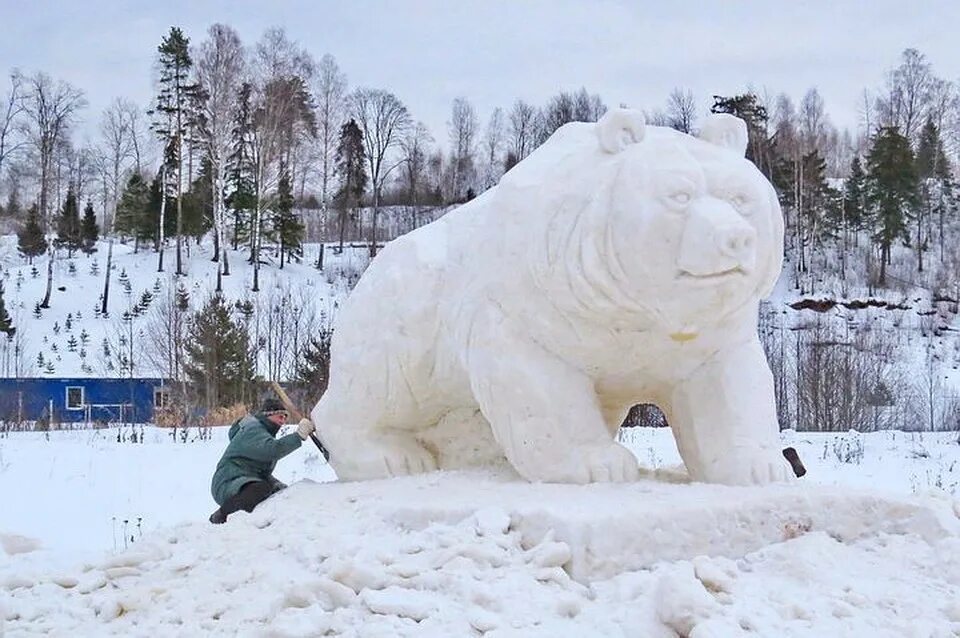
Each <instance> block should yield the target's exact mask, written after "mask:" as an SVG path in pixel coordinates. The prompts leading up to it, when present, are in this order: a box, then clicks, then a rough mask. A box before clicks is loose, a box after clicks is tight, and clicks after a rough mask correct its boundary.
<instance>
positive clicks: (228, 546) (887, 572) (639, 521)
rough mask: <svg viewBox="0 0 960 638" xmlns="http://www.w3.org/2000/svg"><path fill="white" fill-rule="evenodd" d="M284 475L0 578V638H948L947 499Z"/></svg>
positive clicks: (475, 476) (451, 477)
mask: <svg viewBox="0 0 960 638" xmlns="http://www.w3.org/2000/svg"><path fill="white" fill-rule="evenodd" d="M511 479H512V477H510V476H507V475H505V474H503V473H495V472H492V471H488V472H443V473H433V474H425V475H418V476H413V477H407V478H400V479H393V480H389V481H372V482H364V483H328V484H317V483H312V482H309V481H302V482H300V483H297V484H294V485H293V486H291V487H290V488H289V489H287V490H285V491H284V492H282V493H280V494H278V495H277V496H275V497H274V498H271V499H269V500H268V501H266V502H265V503H263V504H262V505H261V506H260V507H259V508H258V509H257V510H256V511H255V512H253V514H249V515H247V514H245V513H238V514H236V515H234V516H232V517H231V518H230V520H229V521H228V522H227V523H226V524H225V525H222V526H211V525H209V524H208V523H206V522H203V523H190V524H185V525H181V526H178V527H175V528H170V529H168V530H165V531H163V532H158V533H155V534H152V535H146V536H144V538H143V540H142V541H140V542H138V543H136V544H135V545H134V546H132V548H131V549H130V550H129V551H126V552H123V553H120V554H115V555H112V556H110V557H108V558H106V559H104V560H100V561H97V562H93V563H90V564H88V565H86V566H84V567H83V568H82V569H77V570H73V571H70V570H67V571H58V572H52V571H50V569H49V568H45V569H36V570H32V569H27V568H25V567H24V565H26V564H27V563H24V565H20V566H17V565H13V566H0V591H2V592H4V593H5V596H6V598H7V600H6V601H5V602H4V603H3V609H4V614H5V620H6V626H7V629H8V630H9V631H10V632H11V633H10V635H17V636H20V635H39V634H44V633H46V632H52V633H54V634H58V635H98V636H110V635H118V636H121V635H122V636H127V635H134V634H136V635H250V636H318V635H343V636H443V637H449V636H471V635H484V636H488V637H489V636H500V637H504V636H544V637H546V636H551V637H555V636H618V637H619V636H638V637H639V636H643V637H653V638H657V637H664V638H666V637H674V636H678V635H679V636H691V637H699V638H703V637H707V636H738V635H747V634H752V635H763V636H769V635H777V636H811V635H836V636H840V635H871V636H906V635H914V636H944V637H946V636H952V635H956V633H955V632H957V631H960V519H958V515H957V511H956V510H955V507H954V504H953V503H952V502H951V501H950V500H949V499H948V498H946V497H943V498H937V497H933V496H930V497H895V496H884V495H881V494H878V493H871V492H866V491H852V490H849V489H845V488H844V489H841V488H835V487H822V486H814V485H809V484H802V483H795V484H792V485H778V486H773V487H765V488H756V487H724V486H716V485H713V486H708V485H702V484H687V485H679V484H670V483H664V482H662V481H652V480H641V481H640V482H638V483H635V484H628V485H604V484H595V485H586V486H569V485H545V484H528V483H520V482H516V481H514V480H511Z"/></svg>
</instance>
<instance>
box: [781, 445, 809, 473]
mask: <svg viewBox="0 0 960 638" xmlns="http://www.w3.org/2000/svg"><path fill="white" fill-rule="evenodd" d="M783 457H784V458H785V459H787V460H788V461H790V466H791V467H792V468H793V473H794V474H796V475H797V478H800V477H801V476H803V475H804V474H806V473H807V468H805V467H803V462H802V461H801V460H800V455H799V454H797V451H796V450H795V449H794V448H792V447H787V448H783Z"/></svg>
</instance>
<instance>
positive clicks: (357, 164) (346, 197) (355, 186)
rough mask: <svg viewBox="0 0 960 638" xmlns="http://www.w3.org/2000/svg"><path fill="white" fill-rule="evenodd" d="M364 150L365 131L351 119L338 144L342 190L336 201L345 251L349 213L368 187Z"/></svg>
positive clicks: (341, 130)
mask: <svg viewBox="0 0 960 638" xmlns="http://www.w3.org/2000/svg"><path fill="white" fill-rule="evenodd" d="M364 160H365V157H364V151H363V133H362V132H361V131H360V127H359V126H358V125H357V122H356V120H353V119H351V120H350V121H349V122H347V123H346V124H344V125H343V126H342V127H341V128H340V141H339V143H338V144H337V160H336V163H337V173H338V174H339V175H340V190H339V191H338V192H337V195H336V201H337V206H338V207H339V208H340V248H339V251H340V252H341V253H342V252H343V235H344V231H345V227H346V223H347V215H349V214H350V211H351V209H352V208H353V207H355V206H359V205H360V198H361V197H362V196H363V191H364V190H366V188H367V171H366V168H365V162H364Z"/></svg>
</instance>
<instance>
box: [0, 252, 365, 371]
mask: <svg viewBox="0 0 960 638" xmlns="http://www.w3.org/2000/svg"><path fill="white" fill-rule="evenodd" d="M318 250H319V245H317V244H310V245H307V246H306V248H305V257H304V260H303V262H302V263H285V264H284V267H283V270H280V269H279V268H278V265H277V264H274V263H272V262H273V259H272V257H271V256H270V255H269V254H267V253H265V254H264V257H265V259H266V261H267V263H266V264H265V265H263V267H262V268H261V270H260V292H259V293H258V294H253V293H252V292H251V287H252V281H253V274H252V266H251V265H250V264H249V263H247V261H246V259H245V257H246V255H245V254H244V253H243V252H242V251H240V252H232V253H231V255H230V256H231V259H232V261H231V263H230V269H231V274H230V276H229V277H224V278H223V294H224V296H225V297H226V298H227V299H228V300H229V301H240V300H249V301H252V302H253V303H254V304H255V313H256V312H258V311H259V312H261V313H262V312H263V309H264V308H271V307H273V306H277V305H279V306H280V307H282V308H284V309H286V310H289V309H291V308H294V307H298V306H302V305H310V306H312V310H313V313H314V314H315V316H319V315H320V313H324V315H325V316H326V317H327V318H328V319H329V318H332V317H333V315H334V314H335V303H336V300H337V299H339V298H340V297H342V296H343V295H344V294H346V292H347V287H348V282H349V281H350V280H351V279H352V280H354V281H355V280H356V278H357V277H358V276H359V274H360V273H361V272H362V271H363V268H364V267H365V265H366V263H367V261H368V258H367V256H366V250H365V249H362V248H348V249H346V250H344V253H343V255H342V256H338V255H335V254H334V252H333V251H332V250H327V251H325V269H324V271H323V272H321V271H319V270H317V269H316V268H315V267H313V264H314V263H315V261H316V258H317V252H318ZM211 255H212V246H211V245H210V243H209V242H206V243H204V244H202V245H200V246H197V245H196V244H192V245H190V247H189V257H186V256H185V266H184V270H185V271H186V275H185V276H184V277H182V278H177V277H175V276H174V275H173V274H172V271H173V270H174V267H175V265H174V249H173V248H168V249H167V251H166V255H165V272H163V273H160V272H157V254H156V253H154V252H152V251H150V250H141V251H140V252H137V253H135V252H134V251H133V247H132V245H124V244H119V243H116V244H114V248H113V267H112V273H111V279H110V292H109V304H108V316H104V315H102V314H100V312H99V307H100V305H101V301H100V300H101V299H102V294H103V289H104V269H105V268H106V259H107V243H106V242H104V241H101V242H99V243H98V251H97V252H96V253H94V254H92V255H84V254H82V253H77V254H75V255H74V256H73V258H67V257H66V256H65V254H64V256H62V257H61V258H59V259H57V260H56V261H55V267H54V280H53V292H52V295H51V301H50V308H49V309H44V310H42V311H41V313H40V316H39V317H38V316H37V314H36V311H35V310H36V309H35V306H36V305H37V304H38V303H39V302H40V300H41V299H43V296H44V292H45V290H46V263H47V262H46V259H45V258H38V259H37V260H35V262H34V264H33V265H29V264H27V263H26V260H24V259H23V258H22V257H21V256H20V255H19V254H18V253H17V250H16V236H15V235H7V236H3V237H0V268H2V271H3V272H2V277H3V281H4V300H5V302H6V306H7V309H8V312H10V314H11V316H12V318H13V322H14V325H15V326H17V328H18V339H19V340H18V342H17V343H18V345H19V352H20V353H21V354H20V355H19V357H17V359H18V360H15V359H14V357H13V355H12V354H11V355H10V356H9V357H8V358H7V359H6V360H5V361H6V363H7V366H8V368H9V369H8V370H0V373H4V374H8V375H10V376H41V375H47V376H58V377H90V376H126V374H127V373H126V370H123V371H121V370H120V369H119V368H120V366H119V365H118V362H117V353H116V350H118V342H119V341H120V337H121V336H122V335H125V334H127V333H128V331H129V330H130V328H131V327H130V326H129V325H128V324H127V323H125V322H124V320H123V314H124V312H126V311H129V310H131V309H132V308H133V307H134V306H136V305H138V304H140V305H143V304H142V303H141V300H142V299H143V295H144V293H148V294H149V296H150V298H151V301H150V304H149V305H148V306H147V308H146V311H145V312H143V313H141V314H140V315H139V316H137V317H135V318H134V319H133V326H132V329H133V332H134V334H135V339H134V341H135V342H137V344H138V345H137V348H136V349H135V350H134V376H138V377H157V376H164V375H163V370H162V369H158V366H157V365H156V359H157V358H156V357H152V356H151V353H150V351H149V348H147V347H146V345H147V344H148V343H149V339H148V338H147V335H148V333H149V332H150V331H151V330H154V329H156V324H155V323H154V321H155V320H154V318H153V317H154V316H155V314H156V313H155V307H156V306H160V305H162V304H163V302H164V299H168V298H170V297H171V296H172V295H173V294H174V292H175V290H176V288H177V286H178V285H182V286H183V287H184V289H185V290H186V291H187V294H188V297H189V301H190V311H196V310H198V309H199V308H201V307H203V304H204V302H205V301H206V300H207V298H208V297H209V296H210V295H211V294H213V292H214V290H215V288H216V274H217V264H216V263H214V262H212V261H211V260H210V258H211ZM105 340H106V342H107V344H108V346H112V347H113V352H114V353H113V355H107V354H105V349H104V341H105ZM40 361H42V362H43V363H42V364H41V363H40Z"/></svg>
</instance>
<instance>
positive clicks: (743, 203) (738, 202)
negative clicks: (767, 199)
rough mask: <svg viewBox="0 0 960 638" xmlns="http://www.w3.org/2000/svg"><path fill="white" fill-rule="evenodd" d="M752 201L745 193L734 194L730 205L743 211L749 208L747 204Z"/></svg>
mask: <svg viewBox="0 0 960 638" xmlns="http://www.w3.org/2000/svg"><path fill="white" fill-rule="evenodd" d="M749 203H750V201H749V200H748V199H747V198H746V196H744V195H734V196H733V197H731V198H730V205H731V206H733V207H734V208H736V209H737V210H738V211H740V212H741V213H742V212H744V211H745V210H746V209H747V205H748V204H749Z"/></svg>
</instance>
